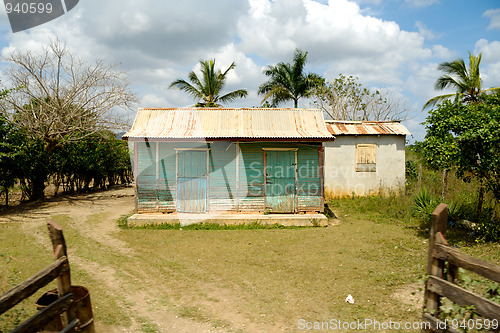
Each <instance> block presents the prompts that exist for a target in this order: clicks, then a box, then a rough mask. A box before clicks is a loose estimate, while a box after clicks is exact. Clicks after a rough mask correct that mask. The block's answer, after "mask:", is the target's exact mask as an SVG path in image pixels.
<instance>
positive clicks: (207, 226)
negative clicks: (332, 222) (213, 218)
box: [119, 220, 314, 230]
mask: <svg viewBox="0 0 500 333" xmlns="http://www.w3.org/2000/svg"><path fill="white" fill-rule="evenodd" d="M119 221H120V220H119ZM120 223H122V225H121V227H122V228H132V229H153V230H260V229H304V228H311V227H304V226H285V225H281V224H264V223H261V222H259V221H255V222H252V223H247V224H219V223H211V222H202V223H194V224H189V225H185V226H182V225H181V224H180V223H152V224H146V225H141V226H134V227H128V226H126V225H123V221H122V222H119V224H120ZM313 227H314V226H313Z"/></svg>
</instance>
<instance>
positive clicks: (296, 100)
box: [293, 99, 299, 108]
mask: <svg viewBox="0 0 500 333" xmlns="http://www.w3.org/2000/svg"><path fill="white" fill-rule="evenodd" d="M293 102H294V107H295V108H298V107H299V100H298V99H294V100H293Z"/></svg>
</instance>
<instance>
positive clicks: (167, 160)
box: [123, 108, 334, 213]
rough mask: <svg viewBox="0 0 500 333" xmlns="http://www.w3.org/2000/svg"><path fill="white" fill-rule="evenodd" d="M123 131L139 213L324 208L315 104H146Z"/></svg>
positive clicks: (321, 132)
mask: <svg viewBox="0 0 500 333" xmlns="http://www.w3.org/2000/svg"><path fill="white" fill-rule="evenodd" d="M123 138H124V139H125V140H128V141H129V142H131V143H132V145H133V151H134V163H133V164H134V177H135V186H136V208H137V211H138V212H140V213H141V212H142V213H144V212H180V213H184V212H185V213H207V212H218V211H234V212H272V213H297V212H322V211H323V206H324V191H323V189H324V187H323V183H324V179H323V149H324V148H323V143H325V142H330V141H332V140H333V139H334V137H333V135H332V134H331V133H330V132H329V131H328V130H327V127H326V125H325V121H324V118H323V114H322V112H321V111H319V110H310V109H265V108H248V109H245V108H228V109H222V108H158V109H151V108H145V109H139V111H138V112H137V116H136V118H135V121H134V124H133V126H132V128H131V130H130V131H128V132H127V133H126V134H125V135H124V136H123Z"/></svg>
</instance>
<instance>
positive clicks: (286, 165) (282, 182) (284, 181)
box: [266, 150, 295, 213]
mask: <svg viewBox="0 0 500 333" xmlns="http://www.w3.org/2000/svg"><path fill="white" fill-rule="evenodd" d="M266 209H268V210H270V211H271V212H273V213H293V212H295V151H293V150H290V151H289V150H287V151H274V150H267V151H266Z"/></svg>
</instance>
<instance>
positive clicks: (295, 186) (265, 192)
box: [262, 148, 299, 213]
mask: <svg viewBox="0 0 500 333" xmlns="http://www.w3.org/2000/svg"><path fill="white" fill-rule="evenodd" d="M262 150H263V154H264V172H263V173H264V210H265V209H267V172H266V169H267V151H294V152H295V154H294V155H295V156H294V158H295V161H294V163H295V167H294V170H293V175H294V178H295V184H294V192H295V199H294V202H293V205H294V207H293V213H296V212H297V206H298V195H297V171H298V165H297V151H298V150H299V148H262Z"/></svg>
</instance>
